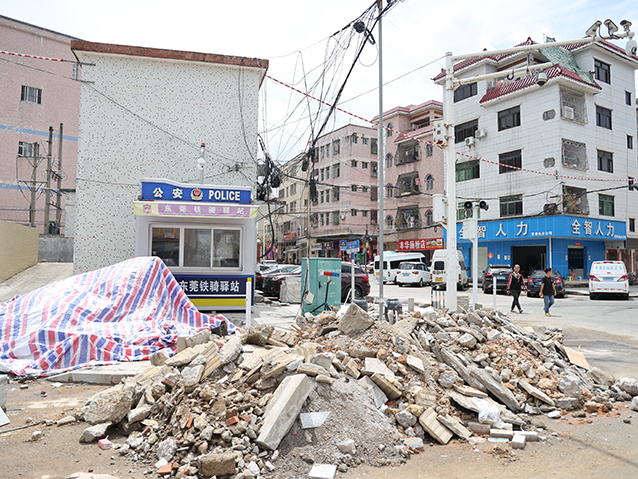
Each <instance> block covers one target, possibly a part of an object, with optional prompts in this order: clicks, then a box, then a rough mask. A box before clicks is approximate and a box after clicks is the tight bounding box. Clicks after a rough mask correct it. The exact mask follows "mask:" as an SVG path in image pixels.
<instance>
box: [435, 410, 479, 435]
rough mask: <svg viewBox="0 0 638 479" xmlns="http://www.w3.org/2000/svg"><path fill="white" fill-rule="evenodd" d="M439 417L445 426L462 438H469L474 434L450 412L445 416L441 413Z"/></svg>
mask: <svg viewBox="0 0 638 479" xmlns="http://www.w3.org/2000/svg"><path fill="white" fill-rule="evenodd" d="M437 419H438V420H439V422H440V423H442V424H443V425H444V426H445V427H447V428H448V429H449V430H450V431H452V432H453V433H454V434H456V435H457V436H458V437H460V438H461V439H467V438H469V437H470V436H471V435H472V431H470V430H469V429H468V428H466V427H465V426H464V425H463V424H462V423H461V421H459V420H458V419H457V418H455V417H454V416H450V415H449V414H446V415H444V416H443V415H439V416H438V417H437Z"/></svg>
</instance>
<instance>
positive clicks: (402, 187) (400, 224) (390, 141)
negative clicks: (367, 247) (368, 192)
mask: <svg viewBox="0 0 638 479" xmlns="http://www.w3.org/2000/svg"><path fill="white" fill-rule="evenodd" d="M442 116H443V104H442V103H441V102H439V101H435V100H429V101H427V102H425V103H421V104H419V105H410V106H407V107H403V106H399V107H396V108H393V109H392V110H390V111H388V112H385V113H384V114H383V124H384V127H385V128H386V130H385V134H386V141H385V161H384V183H385V188H384V190H385V191H384V194H385V197H384V208H383V209H384V218H383V220H384V222H385V223H384V235H383V236H384V251H388V250H398V251H414V252H422V253H424V254H425V255H426V257H428V258H429V257H430V253H431V252H432V250H434V249H440V248H442V247H443V228H442V227H441V226H440V225H437V224H435V223H434V221H433V211H432V195H433V194H434V193H443V186H444V179H445V177H444V161H443V156H444V155H443V151H442V150H441V149H439V148H435V147H434V146H433V144H432V136H433V125H434V121H435V120H437V119H440V118H441V117H442ZM375 120H376V118H375Z"/></svg>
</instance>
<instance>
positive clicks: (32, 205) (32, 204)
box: [29, 142, 40, 228]
mask: <svg viewBox="0 0 638 479" xmlns="http://www.w3.org/2000/svg"><path fill="white" fill-rule="evenodd" d="M39 156H40V145H39V144H38V142H35V143H34V144H33V172H32V173H31V181H30V182H29V183H30V189H31V202H30V203H29V226H31V227H32V228H35V199H36V197H35V194H36V190H37V188H36V184H37V182H36V179H37V173H38V157H39Z"/></svg>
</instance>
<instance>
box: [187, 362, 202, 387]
mask: <svg viewBox="0 0 638 479" xmlns="http://www.w3.org/2000/svg"><path fill="white" fill-rule="evenodd" d="M203 373H204V365H203V364H198V365H197V366H187V367H185V368H184V369H183V370H182V379H183V380H184V387H185V388H192V387H195V386H196V385H197V384H199V381H200V379H201V378H202V374H203Z"/></svg>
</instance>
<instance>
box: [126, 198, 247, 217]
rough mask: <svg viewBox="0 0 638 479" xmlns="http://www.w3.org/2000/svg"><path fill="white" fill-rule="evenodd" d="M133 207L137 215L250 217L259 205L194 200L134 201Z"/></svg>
mask: <svg viewBox="0 0 638 479" xmlns="http://www.w3.org/2000/svg"><path fill="white" fill-rule="evenodd" d="M133 209H134V212H135V215H137V216H160V217H173V218H176V217H177V218H237V219H248V218H255V217H256V216H257V211H259V206H257V205H238V204H233V203H214V204H211V203H194V202H192V201H188V202H186V201H134V202H133Z"/></svg>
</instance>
